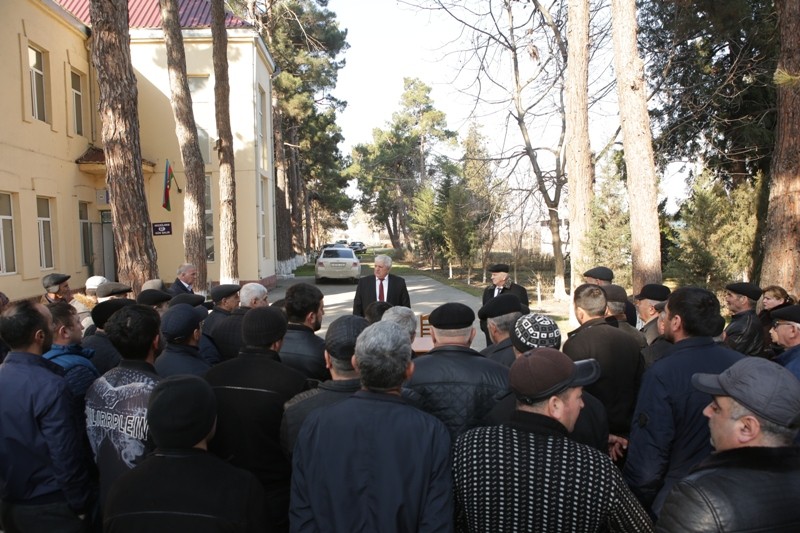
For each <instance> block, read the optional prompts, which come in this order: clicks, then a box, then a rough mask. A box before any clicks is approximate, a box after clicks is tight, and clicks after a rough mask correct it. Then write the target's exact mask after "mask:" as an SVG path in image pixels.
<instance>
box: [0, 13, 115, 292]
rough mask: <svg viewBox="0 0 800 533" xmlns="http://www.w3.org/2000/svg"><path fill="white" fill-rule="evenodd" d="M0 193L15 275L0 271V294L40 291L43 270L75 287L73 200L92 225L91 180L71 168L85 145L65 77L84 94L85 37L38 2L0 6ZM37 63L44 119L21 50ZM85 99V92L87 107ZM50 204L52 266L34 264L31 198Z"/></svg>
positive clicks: (77, 257) (87, 129)
mask: <svg viewBox="0 0 800 533" xmlns="http://www.w3.org/2000/svg"><path fill="white" fill-rule="evenodd" d="M0 25H2V28H3V31H2V32H0V64H1V65H2V69H3V74H4V83H3V84H2V86H0V87H1V88H0V91H2V92H1V93H0V113H2V117H3V127H2V128H1V129H0V193H8V194H10V195H11V198H12V208H13V215H14V219H13V221H14V237H15V255H16V272H15V273H11V274H2V273H0V291H3V292H5V293H6V294H7V295H8V296H9V298H11V299H18V298H24V297H29V296H33V295H36V294H41V293H42V292H43V289H42V285H41V282H40V280H41V278H42V277H43V276H45V275H47V274H48V273H50V272H63V273H66V274H70V275H71V276H72V279H71V280H70V284H71V285H74V286H82V285H83V281H84V280H85V279H86V277H87V275H88V271H89V268H88V267H87V266H84V265H82V264H81V254H80V244H79V243H80V233H79V231H80V228H79V223H78V202H79V201H85V202H89V203H90V213H89V215H90V219H91V220H92V221H94V222H97V221H98V220H99V218H98V213H97V210H96V209H95V208H94V197H95V188H96V187H98V183H97V180H96V179H95V178H93V177H92V176H89V175H86V174H84V173H82V172H80V171H79V170H78V167H77V165H76V164H75V162H74V161H75V159H76V158H77V157H79V156H80V155H81V154H82V153H83V152H84V151H85V150H86V148H87V147H88V145H89V143H90V141H91V131H92V128H91V124H89V115H90V113H89V112H88V107H86V106H85V107H86V111H85V113H84V118H85V120H84V135H76V134H75V133H74V131H73V126H72V105H71V101H70V98H71V92H70V85H69V84H70V73H71V71H72V70H73V69H74V70H76V71H78V72H79V73H80V74H82V75H83V76H84V81H85V85H84V87H85V91H84V92H85V93H86V92H87V91H88V87H87V86H88V85H89V84H88V79H89V78H88V75H89V61H88V52H87V50H86V48H85V40H86V35H85V34H83V33H81V31H80V28H81V25H80V24H79V23H78V22H77V21H76V20H74V19H72V18H71V17H69V16H67V15H63V14H62V13H60V12H56V11H53V10H51V9H49V8H47V7H42V3H41V2H29V1H14V2H2V3H0ZM29 46H34V47H36V48H38V49H39V50H40V51H42V52H43V55H44V59H45V62H44V63H45V65H44V66H45V69H44V70H45V90H46V104H47V105H46V120H47V122H42V121H40V120H38V119H35V118H33V116H32V112H31V90H30V77H29V69H28V47H29ZM89 99H90V95H89V94H85V96H84V101H85V103H86V104H87V105H88V102H89V101H90V100H89ZM37 197H47V198H49V199H50V204H51V217H52V228H53V231H52V237H53V244H54V246H53V252H54V255H53V259H54V266H53V268H52V269H42V268H40V264H39V246H38V226H37V216H36V215H37V211H36V198H37Z"/></svg>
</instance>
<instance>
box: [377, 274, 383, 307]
mask: <svg viewBox="0 0 800 533" xmlns="http://www.w3.org/2000/svg"><path fill="white" fill-rule="evenodd" d="M378 301H379V302H382V301H383V280H382V279H379V280H378Z"/></svg>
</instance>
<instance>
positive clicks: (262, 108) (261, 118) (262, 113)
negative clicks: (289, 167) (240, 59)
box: [258, 87, 269, 170]
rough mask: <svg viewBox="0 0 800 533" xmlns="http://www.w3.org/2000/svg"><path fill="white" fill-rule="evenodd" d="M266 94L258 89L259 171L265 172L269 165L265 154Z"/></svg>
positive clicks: (266, 152) (266, 151)
mask: <svg viewBox="0 0 800 533" xmlns="http://www.w3.org/2000/svg"><path fill="white" fill-rule="evenodd" d="M266 138H267V93H266V92H264V89H262V88H261V87H259V88H258V146H259V149H260V150H261V169H262V170H266V169H267V165H268V164H269V161H268V158H267V154H268V150H267V144H266V142H265V139H266Z"/></svg>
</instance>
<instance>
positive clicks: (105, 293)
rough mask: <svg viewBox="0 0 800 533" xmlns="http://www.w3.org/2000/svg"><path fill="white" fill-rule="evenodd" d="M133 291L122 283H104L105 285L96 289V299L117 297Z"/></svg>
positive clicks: (102, 284)
mask: <svg viewBox="0 0 800 533" xmlns="http://www.w3.org/2000/svg"><path fill="white" fill-rule="evenodd" d="M132 290H133V289H131V288H130V287H128V286H127V285H125V284H124V283H118V282H116V281H106V282H105V283H101V284H100V285H99V286H98V287H97V293H96V294H97V297H98V298H108V297H109V296H117V295H119V294H128V293H129V292H131V291H132Z"/></svg>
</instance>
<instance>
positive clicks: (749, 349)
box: [722, 282, 764, 355]
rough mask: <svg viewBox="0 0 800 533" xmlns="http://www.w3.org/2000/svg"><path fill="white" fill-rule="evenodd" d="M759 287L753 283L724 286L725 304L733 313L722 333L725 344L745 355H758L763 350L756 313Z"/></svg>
mask: <svg viewBox="0 0 800 533" xmlns="http://www.w3.org/2000/svg"><path fill="white" fill-rule="evenodd" d="M759 298H761V289H760V288H759V286H758V285H755V284H753V283H747V282H743V283H731V284H728V285H726V286H725V305H727V306H728V310H729V311H730V312H731V313H733V316H732V317H731V323H730V324H728V327H727V328H725V331H724V332H723V333H722V339H723V342H724V343H725V346H727V347H728V348H731V349H733V350H736V351H737V352H740V353H743V354H745V355H760V354H761V352H762V351H763V350H764V329H763V328H762V327H761V320H760V319H759V318H758V315H757V314H756V302H757V301H758V299H759Z"/></svg>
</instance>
